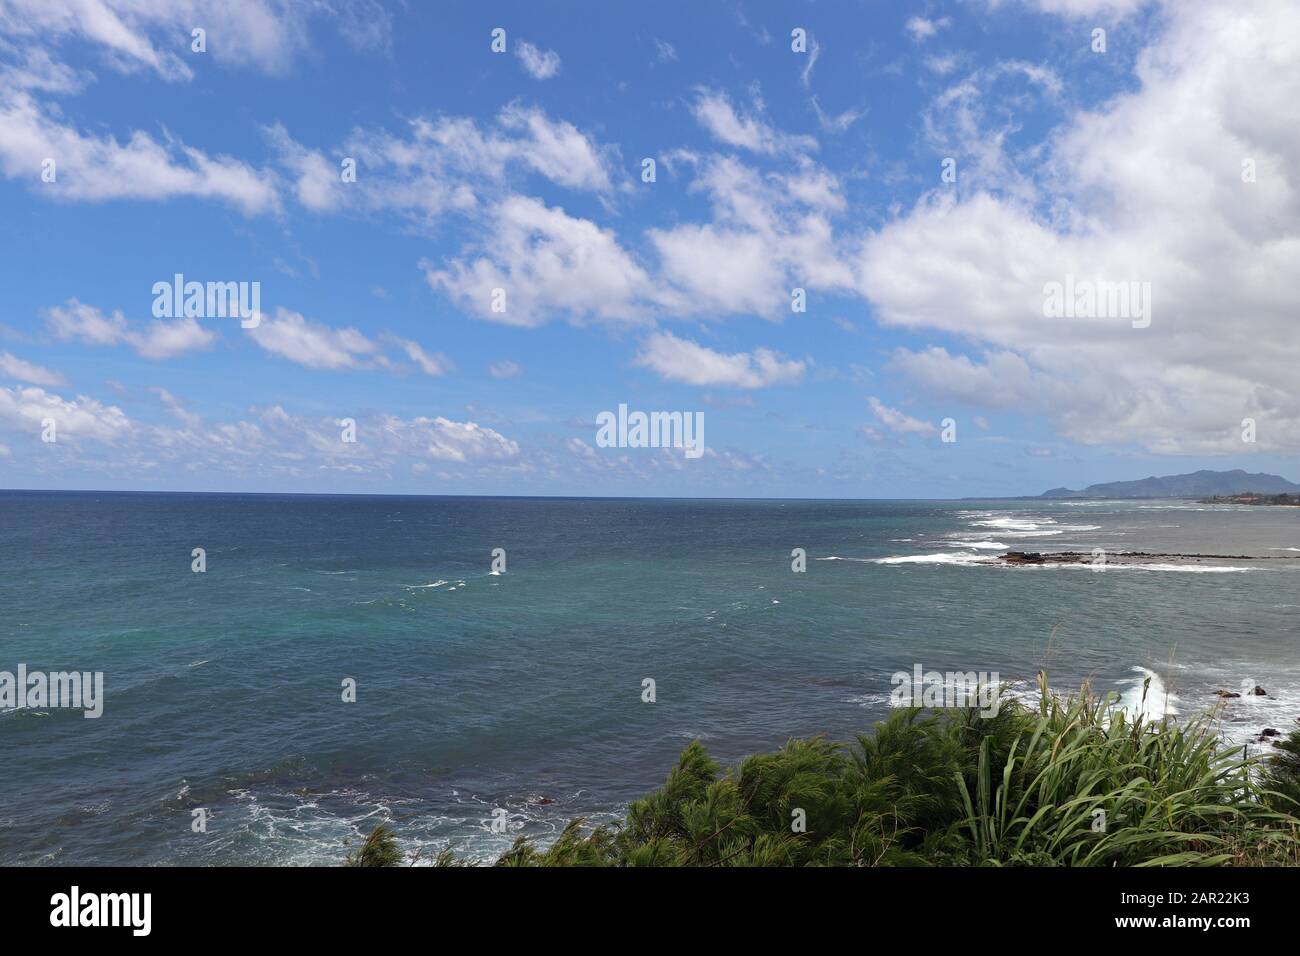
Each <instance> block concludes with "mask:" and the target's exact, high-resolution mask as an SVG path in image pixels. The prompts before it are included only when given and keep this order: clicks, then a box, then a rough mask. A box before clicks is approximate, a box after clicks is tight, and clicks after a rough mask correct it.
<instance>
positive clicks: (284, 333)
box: [248, 308, 386, 369]
mask: <svg viewBox="0 0 1300 956" xmlns="http://www.w3.org/2000/svg"><path fill="white" fill-rule="evenodd" d="M248 332H249V335H251V336H252V337H253V340H254V341H255V342H257V344H258V345H260V346H261V347H262V348H264V349H266V350H267V351H268V352H273V353H275V354H276V355H280V356H282V357H284V358H287V359H289V361H291V362H297V363H298V364H299V365H305V366H307V367H308V368H320V369H345V368H350V369H356V368H372V367H374V366H375V365H377V364H384V363H385V362H386V360H385V359H384V358H383V356H382V355H381V354H380V351H379V346H378V345H376V344H375V343H374V342H372V341H371V340H370V339H368V338H367V337H366V336H365V335H363V334H362V333H360V332H358V331H357V330H356V329H353V328H343V329H332V328H330V327H329V326H326V325H321V324H319V323H316V322H311V321H309V320H308V319H307V318H306V317H304V316H303V315H302V313H300V312H293V311H291V310H289V309H285V308H277V309H276V310H275V315H274V316H272V317H270V318H267V317H266V316H263V318H262V322H261V323H260V324H259V325H258V326H257V327H256V328H252V329H249V330H248Z"/></svg>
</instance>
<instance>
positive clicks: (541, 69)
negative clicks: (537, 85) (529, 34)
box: [515, 40, 560, 80]
mask: <svg viewBox="0 0 1300 956" xmlns="http://www.w3.org/2000/svg"><path fill="white" fill-rule="evenodd" d="M515 56H517V57H519V62H520V63H522V64H523V66H524V70H526V71H527V73H528V75H529V76H531V77H532V78H533V79H534V80H549V79H550V78H551V77H553V76H555V75H556V74H557V73H559V72H560V54H558V53H556V52H555V51H554V50H543V49H540V48H539V47H536V46H534V45H533V44H531V43H529V42H528V41H527V40H520V41H519V42H518V43H516V44H515Z"/></svg>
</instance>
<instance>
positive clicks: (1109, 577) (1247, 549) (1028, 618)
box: [0, 492, 1300, 865]
mask: <svg viewBox="0 0 1300 956" xmlns="http://www.w3.org/2000/svg"><path fill="white" fill-rule="evenodd" d="M196 548H202V549H203V550H204V555H205V561H206V570H205V571H203V572H202V573H197V572H195V571H194V570H192V565H193V563H194V561H195V558H194V557H193V553H194V549H196ZM498 548H499V549H503V550H504V552H505V562H506V567H505V573H493V551H494V549H498ZM796 548H802V549H805V551H806V554H807V570H806V572H803V573H796V572H794V571H792V569H791V566H792V561H793V560H794V559H793V558H792V556H791V551H792V550H793V549H796ZM1094 548H1103V549H1106V550H1107V551H1111V552H1113V551H1122V550H1132V551H1149V552H1186V553H1213V554H1228V555H1252V556H1258V557H1280V558H1286V557H1288V556H1295V557H1297V558H1300V511H1297V510H1296V509H1285V508H1265V507H1255V508H1251V507H1246V506H1207V505H1200V504H1196V503H1193V502H1183V501H1125V502H1114V501H1103V502H1062V501H1042V500H1028V501H793V500H664V499H560V498H448V497H379V496H376V497H358V496H346V497H327V496H309V495H295V496H280V495H199V494H129V493H101V492H0V671H9V672H16V670H17V668H18V666H19V665H25V666H26V668H27V670H28V671H29V672H32V671H46V672H52V671H67V670H78V671H87V672H91V671H101V672H103V674H104V701H103V714H102V716H100V717H99V718H97V719H86V718H84V717H83V715H82V713H81V712H80V711H76V710H67V709H48V710H28V709H21V710H10V711H5V712H3V713H0V766H3V768H4V771H3V774H4V776H3V780H4V800H3V802H2V803H0V864H53V865H58V864H80V865H109V864H150V865H153V864H193V865H204V864H219V865H220V864H275V865H281V864H328V865H334V864H337V863H339V862H340V861H341V860H342V858H343V856H344V855H345V854H346V852H347V850H348V848H349V846H350V845H352V846H355V845H356V843H357V842H358V839H359V837H360V836H362V835H364V834H365V833H366V832H368V831H369V830H370V829H371V828H372V827H373V826H374V825H375V824H377V823H380V822H388V823H390V824H391V825H392V826H393V827H394V829H395V830H396V832H397V833H398V836H399V840H400V842H401V844H402V846H403V848H404V849H405V850H407V851H408V852H418V853H419V854H420V855H421V856H420V859H426V860H427V859H428V858H429V857H430V856H431V855H433V854H434V853H436V852H437V851H438V850H440V849H442V848H444V847H448V846H450V847H452V848H453V849H454V850H455V851H456V852H457V853H458V854H460V855H462V856H464V857H467V858H471V859H475V860H490V859H492V858H493V857H494V856H495V855H496V854H498V853H499V852H501V851H502V850H503V849H505V848H506V847H507V846H509V844H510V843H511V842H512V841H513V839H514V838H515V837H517V836H532V837H536V838H538V839H539V840H541V841H545V840H547V839H548V838H550V837H552V836H553V835H555V834H556V833H557V832H558V831H559V829H560V828H562V827H563V825H564V823H565V822H566V821H568V820H569V819H570V818H572V817H575V816H582V817H586V818H587V819H588V820H591V821H592V822H601V821H608V820H614V819H617V818H618V816H619V815H620V814H621V812H622V811H623V810H624V809H625V808H626V806H627V805H628V803H629V802H630V801H631V800H633V799H635V798H637V797H639V796H641V795H643V794H644V793H646V792H648V791H649V790H651V789H653V788H655V787H656V786H658V785H659V784H660V783H662V781H663V779H664V777H665V775H666V774H667V772H668V770H669V768H670V767H671V765H672V764H673V762H674V760H675V759H676V756H677V755H678V753H679V752H680V751H681V749H682V747H684V746H685V745H686V744H687V743H688V742H689V741H691V740H693V739H699V740H701V741H702V742H703V743H704V744H705V745H706V746H707V747H708V749H709V750H710V752H711V753H712V754H713V755H714V756H715V757H717V758H718V759H719V760H721V761H722V762H723V763H728V764H729V763H732V762H734V761H736V760H738V759H739V758H741V757H743V756H745V755H747V754H749V753H753V752H755V751H759V750H766V749H771V748H774V747H777V746H779V745H781V744H782V743H783V742H784V741H785V740H786V739H787V738H789V737H793V736H805V735H811V734H818V733H820V734H826V735H828V736H829V737H830V738H832V739H836V740H850V739H852V737H853V736H854V735H855V734H858V733H862V732H866V731H869V730H870V728H871V726H872V725H873V723H874V722H875V721H877V720H879V719H881V718H882V717H884V716H885V715H886V713H887V712H888V709H889V707H890V692H891V690H892V684H891V681H890V676H891V675H892V674H893V673H894V672H896V671H908V672H910V671H912V669H913V668H914V667H915V666H916V665H918V664H919V665H921V666H922V667H923V668H925V669H926V670H931V669H933V670H940V671H950V670H959V671H981V670H982V671H989V672H994V671H996V672H997V673H998V674H999V675H1000V677H1001V679H1002V680H1004V681H1015V682H1023V683H1018V684H1016V685H1015V687H1017V688H1019V692H1022V693H1023V692H1025V691H1027V690H1028V689H1029V688H1031V687H1032V683H1033V680H1034V675H1035V673H1036V672H1037V671H1038V670H1039V669H1040V668H1044V667H1045V668H1046V669H1047V670H1048V672H1049V674H1050V678H1051V682H1052V685H1053V686H1054V687H1055V688H1056V689H1058V690H1061V691H1068V690H1070V689H1073V688H1077V687H1078V685H1079V683H1080V682H1081V681H1083V680H1085V679H1090V680H1091V681H1092V683H1093V686H1094V688H1095V689H1097V690H1099V691H1114V692H1116V693H1118V694H1120V695H1123V698H1124V700H1125V703H1126V705H1127V706H1129V707H1131V708H1134V709H1136V708H1138V707H1141V706H1143V705H1142V702H1141V690H1140V688H1141V683H1142V681H1143V680H1144V679H1146V678H1150V679H1151V691H1150V693H1149V694H1148V697H1147V701H1146V704H1145V706H1146V708H1147V710H1148V711H1149V712H1152V713H1165V712H1167V713H1170V714H1172V715H1176V716H1178V717H1186V716H1188V715H1191V714H1195V713H1197V712H1200V711H1202V710H1205V709H1208V708H1209V707H1210V706H1212V705H1213V704H1214V703H1215V702H1216V698H1215V696H1214V691H1215V690H1218V689H1225V690H1230V691H1235V692H1241V691H1242V689H1243V687H1247V688H1250V687H1254V686H1255V685H1256V684H1259V685H1262V686H1263V687H1264V688H1265V689H1266V690H1267V696H1265V697H1254V696H1242V697H1240V698H1237V699H1233V700H1230V701H1228V702H1227V703H1226V704H1225V706H1224V711H1223V713H1222V728H1223V731H1224V733H1225V736H1226V737H1227V738H1228V739H1229V740H1231V741H1233V742H1241V743H1245V742H1249V743H1250V744H1251V746H1252V747H1254V746H1262V745H1259V744H1255V743H1254V740H1255V737H1256V735H1258V733H1259V731H1260V730H1261V729H1262V728H1264V727H1266V726H1267V727H1276V728H1279V729H1281V730H1283V732H1286V731H1288V730H1290V729H1293V728H1294V727H1295V722H1296V718H1297V717H1300V654H1297V645H1298V642H1300V616H1298V615H1297V611H1298V610H1300V560H1295V561H1287V560H1275V561H1268V562H1258V563H1252V562H1241V561H1233V560H1225V561H1218V562H1209V563H1202V564H1196V565H1178V564H1170V563H1160V562H1158V561H1153V562H1151V563H1149V564H1145V565H1143V564H1139V565H1136V566H1123V567H1119V566H1115V567H1109V566H1108V567H1106V568H1105V569H1104V570H1102V571H1097V570H1095V569H1093V568H1089V567H1085V566H1059V567H1050V566H1037V567H1010V566H1005V565H1002V564H1000V563H999V562H997V560H996V556H997V555H999V554H1001V553H1002V552H1003V551H1005V550H1008V549H1016V550H1044V551H1048V550H1078V551H1085V552H1090V551H1091V550H1092V549H1094ZM498 570H499V568H498ZM348 679H351V680H352V681H355V688H356V691H355V701H351V702H347V701H345V700H344V699H343V698H344V682H345V681H346V680H348ZM647 679H650V680H653V681H654V691H655V700H654V702H653V703H648V702H645V701H643V688H644V686H645V685H644V683H643V682H644V681H646V680H647ZM196 810H202V811H203V813H202V814H201V815H200V816H201V817H202V818H203V819H204V820H205V821H206V824H205V826H204V827H202V828H199V830H198V831H197V832H196V827H195V821H196V819H198V818H196V815H195V811H196ZM498 810H504V811H505V818H506V820H507V822H508V826H507V829H506V832H505V833H497V832H493V829H492V826H491V823H492V819H493V813H494V811H498ZM349 841H350V843H349Z"/></svg>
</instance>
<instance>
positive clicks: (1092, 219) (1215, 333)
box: [860, 0, 1300, 454]
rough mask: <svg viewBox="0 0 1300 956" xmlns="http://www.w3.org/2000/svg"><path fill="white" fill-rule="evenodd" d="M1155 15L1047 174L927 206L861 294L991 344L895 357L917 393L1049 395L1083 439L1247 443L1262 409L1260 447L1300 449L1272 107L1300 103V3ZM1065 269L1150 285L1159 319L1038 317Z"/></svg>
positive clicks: (880, 308)
mask: <svg viewBox="0 0 1300 956" xmlns="http://www.w3.org/2000/svg"><path fill="white" fill-rule="evenodd" d="M1058 6H1060V5H1058ZM1078 9H1082V6H1078ZM1164 9H1165V13H1166V18H1165V21H1164V22H1163V24H1162V26H1161V29H1162V32H1161V34H1159V35H1158V37H1157V39H1156V40H1155V41H1154V42H1153V43H1152V44H1151V45H1150V46H1149V47H1148V48H1147V49H1145V50H1144V51H1142V53H1141V54H1140V55H1139V57H1138V59H1137V65H1136V79H1137V83H1136V85H1135V86H1134V88H1133V89H1132V90H1131V91H1127V92H1123V93H1120V94H1118V95H1116V96H1115V97H1114V98H1113V99H1111V100H1110V101H1108V102H1106V103H1104V104H1102V105H1100V106H1098V107H1096V108H1095V109H1093V110H1090V111H1087V112H1080V113H1078V114H1076V115H1075V116H1074V117H1073V118H1072V119H1071V120H1070V121H1068V122H1067V123H1065V124H1064V125H1063V126H1061V127H1060V128H1059V129H1058V130H1057V131H1056V132H1055V133H1054V134H1053V135H1052V136H1051V137H1050V138H1049V139H1048V141H1047V142H1046V144H1045V148H1044V149H1043V151H1042V153H1041V155H1040V157H1039V159H1038V160H1037V162H1036V163H1035V164H1034V165H1035V167H1037V168H1040V169H1042V170H1045V172H1043V173H1042V174H1040V175H1038V176H1036V177H1035V178H1034V179H1032V180H1030V179H1021V180H1018V181H1014V182H1013V184H1012V185H1011V186H1010V187H999V186H998V185H997V177H990V178H989V179H988V180H987V181H986V182H985V184H984V185H983V187H982V188H975V189H970V188H969V187H968V188H967V190H966V191H963V192H960V193H958V194H957V195H955V196H954V195H952V194H947V195H945V196H943V197H939V196H929V197H926V198H925V199H924V200H922V201H921V202H920V203H918V204H917V205H916V206H915V207H914V208H913V209H912V210H910V211H909V212H907V213H906V214H905V215H903V216H901V217H899V218H898V219H897V220H895V221H893V222H890V223H888V224H887V225H885V226H884V227H883V228H881V229H880V230H878V231H877V232H875V233H873V234H872V235H870V236H869V237H868V238H867V241H866V242H865V243H864V245H863V255H862V258H861V260H860V279H861V289H862V292H863V294H864V295H866V296H867V297H868V298H869V299H870V300H871V302H872V304H873V307H874V311H875V313H876V315H877V316H878V318H879V320H880V321H882V322H884V323H885V324H888V325H898V326H906V327H910V328H914V329H918V330H919V329H940V330H943V331H945V332H948V333H951V334H953V335H956V336H960V337H963V338H966V339H968V340H970V341H974V342H976V343H978V344H979V345H980V346H981V347H983V348H985V349H986V350H987V351H988V353H989V354H988V357H987V358H986V361H985V363H984V364H983V365H975V364H974V363H971V362H970V360H969V359H965V358H963V357H951V356H947V355H946V354H942V353H941V352H935V351H933V350H932V352H931V353H930V354H929V355H926V356H922V357H920V358H918V357H912V358H904V359H903V360H902V363H901V364H902V365H903V366H904V367H905V368H906V369H907V370H908V371H909V372H911V373H913V374H914V375H916V376H917V378H918V381H921V382H929V383H930V384H931V385H934V386H936V387H938V386H939V384H940V382H941V381H942V382H943V383H944V387H945V388H947V389H948V390H949V391H951V390H952V389H953V388H954V387H957V386H958V385H960V384H961V383H963V382H965V383H966V386H965V387H966V390H967V392H968V393H970V394H971V397H972V398H974V397H975V396H976V393H978V392H980V391H981V390H982V389H981V385H982V386H983V387H984V388H987V391H986V392H985V394H986V396H988V398H989V401H987V402H986V404H1004V403H1005V400H1006V398H1007V397H1008V395H1010V394H1013V393H1016V392H1017V391H1018V392H1019V393H1020V394H1022V395H1025V396H1030V395H1036V396H1037V397H1038V403H1037V407H1038V408H1039V409H1041V410H1042V412H1044V413H1046V414H1047V415H1049V416H1050V417H1051V418H1052V420H1053V421H1054V423H1055V424H1056V426H1057V427H1058V429H1059V430H1060V431H1061V433H1062V434H1063V435H1064V436H1065V437H1067V438H1070V439H1072V440H1075V441H1079V442H1082V443H1087V444H1110V443H1115V444H1129V443H1134V444H1137V445H1139V446H1141V447H1143V448H1145V449H1146V450H1148V451H1151V452H1155V453H1160V454H1189V453H1233V452H1236V453H1240V452H1241V450H1242V443H1241V440H1240V428H1241V421H1242V419H1243V418H1246V417H1251V418H1254V419H1256V421H1257V423H1258V436H1259V438H1258V445H1257V447H1260V448H1270V447H1271V448H1290V449H1295V448H1297V447H1300V396H1298V395H1297V394H1296V390H1295V384H1294V383H1295V368H1296V367H1297V366H1298V365H1300V339H1297V338H1296V336H1295V335H1294V323H1295V307H1294V277H1295V276H1296V275H1297V274H1300V231H1298V230H1297V225H1296V224H1297V223H1298V222H1300V180H1298V179H1297V178H1296V170H1297V169H1300V126H1297V125H1296V124H1285V123H1284V124H1280V125H1279V123H1278V121H1277V117H1279V116H1286V115H1289V114H1290V112H1292V111H1293V109H1294V103H1295V102H1296V101H1297V99H1300V69H1297V68H1296V64H1297V63H1300V10H1297V8H1296V7H1295V5H1294V4H1292V3H1287V2H1285V0H1262V2H1260V3H1257V4H1251V5H1249V6H1242V5H1240V4H1235V3H1229V2H1225V0H1207V2H1204V3H1197V4H1181V3H1180V4H1167V5H1166V6H1165V8H1164ZM1008 68H1009V69H1011V70H1016V69H1018V68H1017V67H1015V66H1014V65H1011V66H1009V67H1008ZM1022 72H1023V71H1022ZM1029 78H1030V79H1031V81H1033V82H1036V83H1038V84H1039V85H1042V84H1043V82H1045V81H1044V80H1043V79H1042V78H1037V79H1036V78H1034V77H1029ZM1243 104H1249V105H1248V106H1245V105H1243ZM999 122H1000V121H999ZM978 129H979V123H978V122H977V123H976V124H975V125H974V126H973V127H972V132H977V131H978ZM995 132H996V131H995ZM1247 158H1249V159H1253V160H1254V162H1255V163H1256V166H1257V181H1256V182H1243V179H1242V175H1241V173H1242V163H1243V160H1244V159H1247ZM1068 275H1073V276H1076V277H1078V278H1080V279H1083V280H1093V281H1095V280H1098V279H1100V280H1103V281H1125V282H1127V281H1139V282H1149V283H1150V284H1151V292H1152V318H1151V324H1150V327H1149V328H1134V327H1133V325H1132V322H1130V321H1129V320H1128V319H1124V318H1118V317H1117V318H1114V319H1104V318H1102V319H1048V318H1045V317H1044V314H1043V289H1044V285H1045V284H1046V283H1048V282H1054V281H1055V282H1063V281H1064V280H1065V279H1066V277H1067V276H1068ZM1262 343H1268V345H1267V347H1265V346H1263V344H1262ZM1012 353H1014V355H1016V356H1019V359H1018V360H1016V359H1013V358H1012ZM995 370H996V371H995ZM1044 396H1046V398H1045V399H1044Z"/></svg>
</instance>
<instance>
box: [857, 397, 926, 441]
mask: <svg viewBox="0 0 1300 956" xmlns="http://www.w3.org/2000/svg"><path fill="white" fill-rule="evenodd" d="M867 404H868V405H870V406H871V411H872V414H874V415H875V416H876V421H878V422H880V424H882V425H884V426H885V427H886V428H888V429H889V430H890V431H891V432H899V433H900V434H929V433H931V432H934V431H937V429H936V428H935V426H933V425H931V424H930V423H929V422H923V421H921V420H920V419H918V418H912V417H911V416H910V415H907V414H905V413H904V412H900V411H899V410H898V409H896V408H890V407H889V406H888V405H886V404H884V403H883V402H881V401H880V399H878V398H876V397H875V396H874V395H873V396H871V397H870V398H868V399H867Z"/></svg>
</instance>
